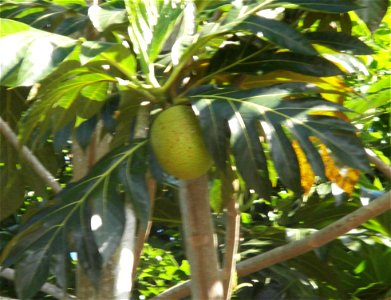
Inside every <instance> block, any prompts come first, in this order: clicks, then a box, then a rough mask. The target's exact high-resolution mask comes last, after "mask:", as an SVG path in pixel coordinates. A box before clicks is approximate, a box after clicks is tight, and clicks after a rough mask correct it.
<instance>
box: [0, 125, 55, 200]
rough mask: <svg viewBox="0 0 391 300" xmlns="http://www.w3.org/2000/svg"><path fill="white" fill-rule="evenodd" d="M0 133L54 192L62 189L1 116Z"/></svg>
mask: <svg viewBox="0 0 391 300" xmlns="http://www.w3.org/2000/svg"><path fill="white" fill-rule="evenodd" d="M0 133H1V134H2V135H3V136H4V137H5V139H6V140H7V141H8V142H9V143H10V144H11V145H12V146H13V147H14V148H15V149H16V150H17V151H18V152H19V153H20V156H21V157H22V158H23V160H24V161H26V162H27V163H28V164H29V165H30V167H31V168H32V169H33V170H34V172H35V173H36V174H37V175H38V176H39V177H40V178H41V179H42V180H43V181H44V182H45V183H46V184H47V185H48V186H50V187H51V188H52V189H53V191H54V192H56V193H58V192H59V191H61V186H60V184H59V183H58V182H57V180H56V178H55V177H54V176H53V175H52V174H51V173H50V172H49V171H48V170H47V169H46V168H45V167H44V166H43V165H42V163H41V162H40V161H39V159H38V158H37V157H36V156H35V155H34V154H33V153H32V152H31V150H30V149H29V148H27V147H26V146H22V145H21V144H20V142H19V140H18V137H17V136H16V134H15V133H14V132H13V130H12V129H11V128H10V127H9V126H8V124H7V122H5V121H4V120H3V119H2V118H1V117H0Z"/></svg>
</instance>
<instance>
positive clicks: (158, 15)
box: [125, 0, 182, 84]
mask: <svg viewBox="0 0 391 300" xmlns="http://www.w3.org/2000/svg"><path fill="white" fill-rule="evenodd" d="M181 4H182V1H178V2H174V1H163V0H152V1H147V2H145V1H140V0H126V1H125V5H126V10H127V12H128V17H129V23H130V27H129V35H130V39H131V42H132V44H133V49H134V50H135V52H136V53H137V55H138V58H139V60H140V63H141V67H142V69H143V72H144V74H150V76H149V77H148V78H147V79H149V81H150V82H151V83H152V84H156V82H155V79H154V74H153V69H152V68H151V65H150V64H152V63H153V62H154V61H155V60H156V58H157V57H158V55H159V54H160V52H161V50H162V48H163V46H164V43H165V42H166V40H167V38H168V36H169V35H170V34H171V33H172V31H173V29H174V25H175V24H176V22H177V21H178V19H179V16H180V15H181V13H182V7H181Z"/></svg>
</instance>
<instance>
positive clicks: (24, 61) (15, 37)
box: [0, 25, 77, 87]
mask: <svg viewBox="0 0 391 300" xmlns="http://www.w3.org/2000/svg"><path fill="white" fill-rule="evenodd" d="M21 26H22V25H21ZM76 43H77V42H76V41H75V40H73V39H71V38H68V37H65V36H61V35H57V34H52V33H48V32H45V31H41V30H37V29H32V28H31V27H29V28H28V29H26V30H23V31H19V32H17V33H14V34H9V35H6V36H3V37H2V38H0V52H1V53H2V60H1V62H0V68H1V77H0V79H1V82H2V85H6V86H12V87H15V86H28V85H33V84H34V83H36V82H37V81H39V80H41V79H43V78H44V77H45V76H47V75H48V74H50V73H51V72H52V71H53V70H54V69H55V68H56V67H57V66H58V65H59V64H61V62H62V61H64V60H65V59H66V58H67V57H68V56H69V54H70V53H71V52H72V51H73V49H74V48H75V46H76ZM10 45H18V47H17V48H13V47H10Z"/></svg>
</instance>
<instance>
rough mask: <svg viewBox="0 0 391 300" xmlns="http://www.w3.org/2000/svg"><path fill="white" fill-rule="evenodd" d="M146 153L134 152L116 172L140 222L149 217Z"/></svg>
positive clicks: (145, 220)
mask: <svg viewBox="0 0 391 300" xmlns="http://www.w3.org/2000/svg"><path fill="white" fill-rule="evenodd" d="M146 161H147V159H146V153H145V151H138V152H136V153H135V154H134V155H133V156H132V157H131V158H129V159H128V160H126V161H124V162H123V163H122V164H121V165H120V167H119V169H118V172H117V176H118V180H119V181H120V182H121V183H122V185H123V186H124V188H125V191H126V192H127V194H128V196H129V199H130V201H131V203H132V205H133V207H134V209H135V210H136V212H137V216H138V218H139V220H140V221H141V222H147V221H148V219H149V211H150V199H149V192H148V187H147V182H146V167H147V166H146Z"/></svg>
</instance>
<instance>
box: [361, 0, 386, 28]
mask: <svg viewBox="0 0 391 300" xmlns="http://www.w3.org/2000/svg"><path fill="white" fill-rule="evenodd" d="M356 2H357V4H358V5H360V6H361V8H359V9H357V10H356V13H357V14H358V16H359V17H360V18H361V19H362V20H363V21H364V22H365V24H366V25H367V27H368V29H369V30H370V31H371V32H372V33H373V32H374V31H375V30H376V29H377V28H378V27H379V25H380V23H381V21H382V20H383V18H384V16H385V15H386V13H387V8H388V6H389V2H388V1H387V0H357V1H356Z"/></svg>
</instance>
